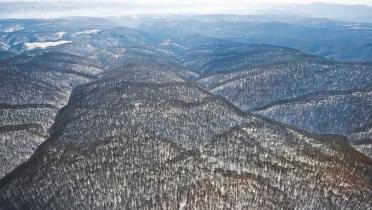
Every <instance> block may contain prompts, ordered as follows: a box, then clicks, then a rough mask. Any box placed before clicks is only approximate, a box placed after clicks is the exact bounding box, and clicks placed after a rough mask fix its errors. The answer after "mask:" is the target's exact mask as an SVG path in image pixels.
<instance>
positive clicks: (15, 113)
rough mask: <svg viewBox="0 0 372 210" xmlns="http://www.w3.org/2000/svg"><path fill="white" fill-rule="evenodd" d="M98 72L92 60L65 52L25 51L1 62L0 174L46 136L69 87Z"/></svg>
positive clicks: (29, 152) (66, 95)
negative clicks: (34, 52) (25, 52)
mask: <svg viewBox="0 0 372 210" xmlns="http://www.w3.org/2000/svg"><path fill="white" fill-rule="evenodd" d="M101 71H102V70H101V69H100V68H99V67H98V66H97V65H96V64H95V62H94V61H92V60H89V59H84V58H82V57H78V56H74V55H70V54H64V53H42V54H36V55H33V54H30V55H27V54H25V55H20V56H17V57H14V58H10V59H5V60H3V61H1V62H0V150H1V152H0V159H1V164H0V165H1V167H0V177H2V176H4V175H5V174H6V173H8V172H10V171H11V170H13V169H14V168H15V167H16V166H17V165H19V164H20V163H22V162H23V161H25V160H27V159H28V158H29V157H30V156H31V154H32V153H33V152H34V151H35V149H36V148H37V147H38V146H39V145H40V144H41V143H42V142H43V141H44V140H45V139H46V138H47V137H48V135H49V133H48V129H49V128H50V126H51V125H52V124H53V123H54V117H55V115H56V114H57V112H58V111H59V109H60V108H62V107H63V106H64V105H66V104H67V101H68V99H69V96H70V91H71V90H72V88H73V87H75V86H76V85H78V84H83V83H86V82H88V81H91V80H92V79H94V78H95V77H96V74H98V73H100V72H101Z"/></svg>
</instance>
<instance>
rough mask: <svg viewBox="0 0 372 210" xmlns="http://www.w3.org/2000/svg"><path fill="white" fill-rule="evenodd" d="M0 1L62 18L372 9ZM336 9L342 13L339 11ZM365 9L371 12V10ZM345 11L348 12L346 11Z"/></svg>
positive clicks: (1, 9)
mask: <svg viewBox="0 0 372 210" xmlns="http://www.w3.org/2000/svg"><path fill="white" fill-rule="evenodd" d="M71 2H73V4H72V3H71ZM0 3H2V4H1V5H0V18H58V17H67V16H94V17H107V16H126V15H142V14H176V15H185V14H186V15H190V14H253V15H254V14H271V11H275V12H276V13H283V14H286V12H287V9H288V7H290V6H292V7H293V6H296V5H299V6H301V5H305V6H306V5H307V4H312V3H326V4H342V5H359V6H358V7H363V6H360V5H365V8H368V9H372V7H371V6H372V0H355V1H352V0H280V1H274V0H261V1H255V0H215V1H213V0H188V1H171V0H153V1H152V0H138V1H135V2H133V1H129V0H107V1H98V0H80V1H74V0H15V1H14V0H0ZM357 9H360V8H356V9H355V10H354V11H353V14H357V15H359V13H358V11H357ZM293 11H295V12H298V11H297V9H294V10H292V12H293ZM299 12H301V10H299ZM332 12H333V13H340V12H339V11H336V12H335V11H332ZM363 12H364V13H367V14H368V13H369V11H368V12H365V11H363ZM304 13H305V12H304ZM323 13H324V11H323ZM326 13H327V12H326ZM326 13H325V14H326ZM341 13H344V12H343V11H342V12H341ZM353 14H352V15H353ZM300 15H302V14H300ZM352 15H350V16H352ZM368 16H369V15H368ZM321 17H322V16H321Z"/></svg>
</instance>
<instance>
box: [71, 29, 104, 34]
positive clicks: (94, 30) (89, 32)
mask: <svg viewBox="0 0 372 210" xmlns="http://www.w3.org/2000/svg"><path fill="white" fill-rule="evenodd" d="M100 31H101V30H97V29H93V30H86V31H80V32H77V33H76V35H81V34H97V33H98V32H100Z"/></svg>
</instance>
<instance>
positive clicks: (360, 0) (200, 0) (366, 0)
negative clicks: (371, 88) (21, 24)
mask: <svg viewBox="0 0 372 210" xmlns="http://www.w3.org/2000/svg"><path fill="white" fill-rule="evenodd" d="M61 1H74V0H0V2H61ZM84 1H86V2H130V3H133V2H136V3H138V2H141V3H146V4H150V3H151V4H166V3H172V4H175V3H179V4H181V3H180V2H188V3H194V4H205V3H207V4H211V3H213V4H214V3H218V4H221V3H224V4H229V3H242V4H245V3H257V2H260V3H283V4H287V3H314V2H324V3H337V4H368V5H372V0H276V1H275V0H260V1H257V0H187V1H176V0H173V1H171V0H136V1H130V0H104V1H99V0H78V1H76V2H84Z"/></svg>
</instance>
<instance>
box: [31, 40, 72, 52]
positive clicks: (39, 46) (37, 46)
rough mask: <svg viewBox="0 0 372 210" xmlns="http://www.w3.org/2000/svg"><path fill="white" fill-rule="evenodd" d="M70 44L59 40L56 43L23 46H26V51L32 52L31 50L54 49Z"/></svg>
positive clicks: (36, 43)
mask: <svg viewBox="0 0 372 210" xmlns="http://www.w3.org/2000/svg"><path fill="white" fill-rule="evenodd" d="M71 42H72V41H66V40H61V41H57V42H33V43H24V45H25V46H26V48H27V50H33V49H37V48H40V49H45V48H48V47H55V46H58V45H62V44H68V43H71Z"/></svg>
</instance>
